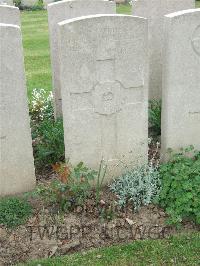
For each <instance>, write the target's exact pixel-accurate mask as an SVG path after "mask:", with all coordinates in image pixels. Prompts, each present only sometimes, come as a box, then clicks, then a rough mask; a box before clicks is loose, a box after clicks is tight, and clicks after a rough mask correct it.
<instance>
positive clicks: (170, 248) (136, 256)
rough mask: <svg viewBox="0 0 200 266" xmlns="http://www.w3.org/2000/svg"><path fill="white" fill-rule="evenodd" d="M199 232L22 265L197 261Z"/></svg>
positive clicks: (199, 258) (122, 265)
mask: <svg viewBox="0 0 200 266" xmlns="http://www.w3.org/2000/svg"><path fill="white" fill-rule="evenodd" d="M199 262H200V233H196V234H191V235H183V236H176V237H171V238H169V239H167V240H166V239H165V240H143V241H141V240H140V241H135V242H133V243H131V244H126V245H121V246H112V247H108V248H102V249H96V250H93V251H89V252H87V253H84V254H83V253H76V254H73V255H68V256H61V257H55V258H52V259H44V260H37V261H32V262H29V263H27V264H20V265H26V266H37V265H39V264H40V265H42V266H50V265H51V266H60V265H63V266H64V265H70V266H80V265H81V266H84V265H87V266H90V265H91V266H103V265H109V266H110V265H117V266H128V265H144V266H146V265H180V266H181V265H188V266H189V265H190V266H192V265H199Z"/></svg>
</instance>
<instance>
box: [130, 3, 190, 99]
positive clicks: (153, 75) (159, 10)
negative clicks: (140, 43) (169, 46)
mask: <svg viewBox="0 0 200 266" xmlns="http://www.w3.org/2000/svg"><path fill="white" fill-rule="evenodd" d="M194 7H195V1H194V0H135V1H134V0H133V7H132V13H133V15H135V16H141V17H146V18H148V20H149V60H150V67H149V98H150V99H160V98H161V91H162V47H163V21H164V15H166V14H169V13H172V12H176V11H180V10H184V9H188V8H194Z"/></svg>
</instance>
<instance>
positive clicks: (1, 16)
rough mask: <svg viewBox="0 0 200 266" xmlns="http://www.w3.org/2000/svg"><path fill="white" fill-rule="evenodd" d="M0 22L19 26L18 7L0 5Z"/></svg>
mask: <svg viewBox="0 0 200 266" xmlns="http://www.w3.org/2000/svg"><path fill="white" fill-rule="evenodd" d="M0 23H5V24H13V25H18V26H20V11H19V8H17V7H14V6H8V5H0Z"/></svg>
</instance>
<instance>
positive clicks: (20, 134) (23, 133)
mask: <svg viewBox="0 0 200 266" xmlns="http://www.w3.org/2000/svg"><path fill="white" fill-rule="evenodd" d="M0 62H1V63H0V95H1V97H0V196H5V195H10V194H16V193H21V192H25V191H29V190H31V189H33V188H34V185H35V175H34V164H33V151H32V141H31V132H30V125H29V117H28V106H27V97H26V87H25V74H24V63H23V50H22V40H21V32H20V28H19V27H18V26H15V25H9V24H0Z"/></svg>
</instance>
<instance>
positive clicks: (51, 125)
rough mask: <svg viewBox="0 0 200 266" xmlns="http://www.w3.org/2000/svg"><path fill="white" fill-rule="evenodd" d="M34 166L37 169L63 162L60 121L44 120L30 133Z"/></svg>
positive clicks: (62, 140)
mask: <svg viewBox="0 0 200 266" xmlns="http://www.w3.org/2000/svg"><path fill="white" fill-rule="evenodd" d="M32 137H33V147H34V157H35V164H36V166H37V167H38V168H41V167H44V166H47V165H52V164H55V163H56V162H59V161H63V160H64V130H63V122H62V119H57V120H56V121H52V120H44V121H42V122H41V123H40V124H39V125H38V127H37V129H36V130H35V131H33V133H32Z"/></svg>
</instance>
